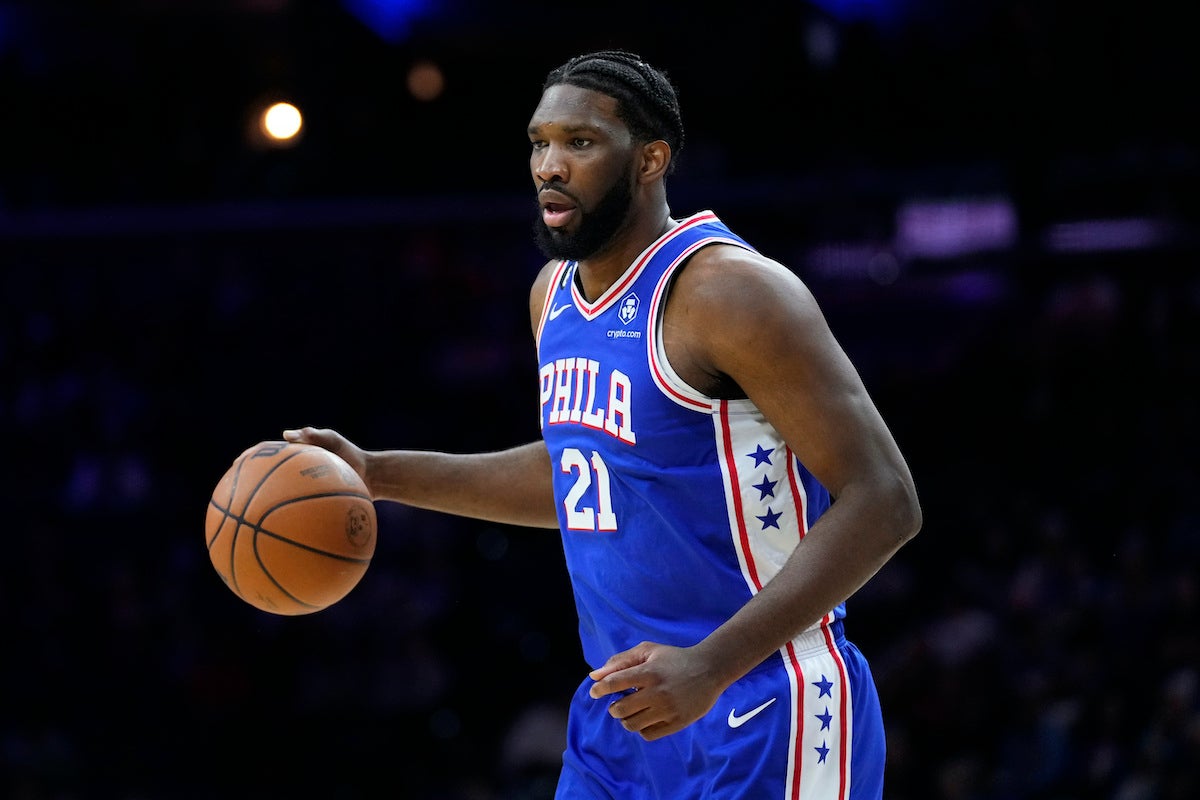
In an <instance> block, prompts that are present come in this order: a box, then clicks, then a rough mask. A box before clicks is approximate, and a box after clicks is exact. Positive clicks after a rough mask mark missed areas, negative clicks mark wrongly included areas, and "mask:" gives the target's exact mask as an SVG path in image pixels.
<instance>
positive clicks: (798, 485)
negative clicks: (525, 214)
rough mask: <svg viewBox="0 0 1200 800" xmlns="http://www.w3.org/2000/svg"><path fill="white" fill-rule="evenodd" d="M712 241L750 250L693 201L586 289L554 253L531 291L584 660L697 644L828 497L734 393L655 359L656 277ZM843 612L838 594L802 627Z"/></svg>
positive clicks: (760, 582)
mask: <svg viewBox="0 0 1200 800" xmlns="http://www.w3.org/2000/svg"><path fill="white" fill-rule="evenodd" d="M718 243H720V244H728V245H735V246H738V247H744V248H746V249H748V250H753V248H752V247H751V246H750V245H749V244H747V243H746V242H745V241H744V240H742V239H741V238H740V237H738V236H736V235H735V234H734V233H733V232H731V231H730V230H729V228H727V227H726V226H725V225H724V224H723V223H722V222H721V221H720V220H719V219H718V218H717V217H716V215H715V214H713V213H712V212H709V211H705V212H701V213H698V214H695V215H693V216H691V217H688V218H687V219H684V220H683V221H682V222H681V224H679V225H678V226H676V227H675V228H673V229H672V230H670V231H668V232H667V233H665V234H664V235H663V236H662V237H660V238H659V239H658V240H657V241H655V242H654V243H653V244H651V245H650V246H649V247H648V248H647V249H646V250H645V251H643V252H642V253H641V254H640V256H639V257H638V258H637V259H636V260H635V261H634V262H633V263H632V264H631V265H630V266H629V268H628V270H626V272H625V273H624V275H622V276H621V278H620V279H619V280H617V281H616V282H615V283H614V284H613V285H612V286H611V287H610V288H609V289H608V290H607V291H606V292H605V293H604V294H603V295H602V296H601V297H599V298H597V299H596V300H594V301H588V300H587V299H585V298H584V297H583V295H582V293H581V292H580V289H579V286H578V285H577V283H576V281H575V270H576V263H575V262H572V261H563V262H560V263H559V264H558V265H557V267H556V269H555V271H554V274H553V280H552V281H551V283H550V287H549V290H548V292H547V295H546V299H545V304H544V306H543V309H542V315H541V320H540V322H539V323H538V328H537V348H538V361H539V365H540V371H539V377H540V403H541V430H542V436H543V438H544V439H545V442H546V445H547V447H548V450H549V453H550V459H551V466H552V469H553V472H554V496H555V500H556V502H557V505H558V517H559V527H560V530H561V533H562V541H563V549H564V553H565V557H566V561H567V567H568V570H569V573H570V576H571V584H572V589H573V592H574V597H575V603H576V606H577V609H578V613H579V633H580V638H581V642H582V645H583V653H584V657H585V659H586V660H587V662H588V663H589V664H590V665H591V666H592V667H593V668H595V667H599V666H600V665H601V664H603V663H604V662H605V661H606V660H607V659H608V657H609V656H611V655H613V654H615V653H618V652H621V651H623V650H626V649H628V648H630V647H633V646H634V645H637V644H638V643H640V642H642V641H652V642H659V643H662V644H668V645H675V646H679V647H686V646H690V645H693V644H695V643H697V642H699V641H700V640H701V639H703V638H704V637H705V636H707V635H708V634H709V633H711V632H712V631H713V630H715V629H716V628H717V627H718V626H719V625H721V624H722V623H724V622H725V621H726V620H727V619H729V618H730V617H731V616H733V614H734V613H735V612H736V611H737V610H738V609H739V608H741V607H742V606H743V605H744V604H745V603H746V601H747V600H749V599H750V597H751V596H753V595H754V594H755V593H756V592H758V591H759V590H760V589H762V587H763V586H764V585H765V584H766V583H767V582H768V581H770V580H771V578H772V577H774V575H775V574H776V573H777V572H778V571H779V569H780V568H781V567H782V566H783V563H784V561H785V560H786V559H787V558H788V556H789V555H790V554H791V552H792V551H793V549H794V548H795V547H796V544H797V542H799V541H800V539H801V538H803V536H804V535H805V533H806V532H807V531H808V529H809V527H810V526H811V525H812V524H813V522H814V521H815V520H816V519H817V517H819V516H820V515H821V514H822V513H823V512H824V511H825V510H826V509H827V508H828V507H829V504H830V498H829V493H828V491H827V490H826V489H825V488H824V487H823V486H822V485H821V484H820V483H819V482H818V481H817V480H816V479H815V478H814V477H813V476H812V475H811V474H810V473H809V472H808V470H807V469H805V467H804V465H803V464H801V463H800V461H799V460H798V458H797V457H796V456H795V454H794V453H793V452H792V451H791V450H790V449H789V448H788V446H787V444H786V443H785V442H784V441H783V439H782V437H781V436H780V435H779V433H778V432H777V431H776V430H775V429H774V427H772V426H771V425H770V424H769V423H768V422H767V420H766V419H765V418H764V417H763V415H762V413H761V412H760V411H759V410H758V408H757V407H756V406H755V405H754V404H753V403H752V402H751V401H750V400H746V399H742V400H722V399H716V398H712V397H708V396H706V395H704V394H702V393H700V392H699V391H697V390H696V389H694V388H692V387H691V386H688V385H687V384H685V383H684V382H683V381H682V380H681V379H680V378H679V377H678V376H677V375H676V374H675V372H674V371H673V370H672V368H671V365H670V363H669V362H668V361H667V358H666V355H665V353H664V349H663V342H662V330H661V327H662V320H663V311H664V308H665V305H666V302H667V297H668V291H669V288H670V285H671V280H672V277H673V276H674V275H675V274H676V271H677V270H679V269H680V268H681V267H682V266H683V265H684V263H685V262H686V260H687V259H688V257H689V256H691V255H692V254H693V253H695V252H696V251H697V250H699V249H700V248H702V247H705V246H708V245H711V244H718ZM844 615H845V606H844V604H841V605H839V606H838V607H837V608H835V609H832V610H831V611H830V612H829V613H828V614H826V615H825V617H824V618H823V619H822V620H821V621H820V622H818V623H817V624H816V625H814V626H813V628H817V627H825V626H829V625H830V624H831V623H832V622H833V621H834V620H835V619H840V618H841V617H843V616H844ZM782 652H784V651H781V653H782ZM785 657H786V656H785Z"/></svg>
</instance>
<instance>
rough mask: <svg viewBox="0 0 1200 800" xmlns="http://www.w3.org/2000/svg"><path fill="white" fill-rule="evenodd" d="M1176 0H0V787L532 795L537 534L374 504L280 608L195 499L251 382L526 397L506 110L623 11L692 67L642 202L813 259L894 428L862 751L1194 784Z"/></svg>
mask: <svg viewBox="0 0 1200 800" xmlns="http://www.w3.org/2000/svg"><path fill="white" fill-rule="evenodd" d="M1177 6H1178V4H1174V5H1173V4H1169V3H1165V2H1161V3H1160V2H1157V0H1148V2H1141V3H1116V2H1109V1H1108V0H1103V1H1102V2H1099V3H1097V2H1089V3H1084V2H1080V1H1079V0H1061V1H1060V2H1055V1H1054V0H1047V1H1046V2H1035V1H1034V0H1025V1H1022V0H976V1H975V2H971V3H960V2H954V0H812V2H790V3H760V4H745V3H743V4H736V5H735V6H732V7H718V8H715V9H712V10H707V11H706V10H702V9H701V8H700V7H699V6H697V5H695V4H683V3H672V2H659V3H654V4H649V5H647V4H644V3H633V2H624V0H612V2H608V3H604V4H590V5H589V4H583V5H579V4H552V5H549V6H547V5H546V4H518V3H504V2H483V0H445V2H439V1H438V0H410V1H409V2H403V1H402V0H341V1H340V2H339V1H338V0H307V1H303V2H302V0H207V1H202V0H111V1H110V2H99V0H96V2H93V3H85V2H67V0H28V2H21V1H20V0H0V144H2V146H0V425H2V428H0V430H2V433H3V448H4V453H5V456H6V457H5V459H4V460H5V462H6V465H5V467H4V474H5V475H6V476H7V477H6V478H5V480H4V481H3V486H4V494H3V499H4V509H5V512H6V513H5V517H4V524H3V530H4V536H3V540H4V542H5V547H4V549H3V553H2V557H0V614H2V615H3V616H2V617H0V620H2V622H3V641H4V644H3V648H2V650H3V655H0V795H3V796H4V797H9V798H21V799H25V800H40V799H41V798H55V799H58V798H115V799H121V800H133V799H134V798H138V799H140V798H211V797H221V798H240V797H282V796H285V795H288V794H296V793H311V794H317V793H320V794H321V795H323V796H325V797H329V798H366V797H377V796H387V797H402V798H414V799H419V800H425V799H427V798H428V799H431V800H432V799H434V798H436V799H437V800H493V799H498V798H512V799H513V800H521V799H523V798H528V799H529V800H534V799H535V798H548V797H551V796H552V790H553V780H554V776H555V773H556V769H557V762H558V755H559V752H560V750H561V747H562V741H563V724H564V720H563V716H562V715H563V712H564V710H565V708H566V702H567V698H568V696H569V694H570V692H571V691H572V690H573V688H574V687H575V686H576V685H577V684H578V682H579V681H580V680H582V679H583V677H584V674H585V671H586V667H585V666H584V664H583V662H582V659H581V657H580V654H579V651H578V645H577V643H576V638H575V615H574V608H573V604H572V598H571V594H570V590H569V586H568V584H567V581H566V575H565V571H564V568H563V564H562V558H561V551H560V549H559V543H558V540H557V537H556V536H555V535H554V534H553V532H545V531H527V530H523V529H518V528H506V527H503V526H496V525H488V524H482V523H475V522H469V521H464V520H458V519H453V518H450V517H445V516H439V515H436V514H430V513H427V512H419V511H415V510H412V509H406V508H403V507H399V506H395V505H384V504H379V505H378V511H379V517H380V527H381V538H380V543H379V550H378V551H377V554H376V558H375V561H374V563H373V564H372V566H371V569H370V570H369V572H368V573H367V575H366V577H365V578H364V579H363V581H362V582H361V583H360V584H359V585H358V586H357V587H356V588H355V589H354V591H353V592H352V593H351V594H350V595H349V596H348V597H347V598H346V599H344V600H343V601H341V602H340V603H339V604H337V605H336V606H334V607H332V608H330V609H328V610H326V611H323V612H321V613H318V614H314V615H311V616H306V617H288V618H281V617H274V616H272V615H269V614H265V613H262V612H259V611H257V610H255V609H253V608H252V607H250V606H248V605H247V604H245V603H242V602H241V601H240V600H238V599H237V598H236V597H235V596H234V595H233V594H232V593H231V592H230V591H229V590H228V589H226V588H225V586H224V585H223V584H222V583H221V581H220V579H219V578H218V576H217V574H216V572H215V570H214V569H213V568H212V565H211V564H210V563H209V561H208V557H207V555H206V552H205V550H204V545H203V527H202V520H203V516H204V512H205V508H206V506H207V503H208V499H209V495H210V493H211V491H212V489H213V487H214V486H215V484H216V482H217V480H218V479H219V478H220V477H221V475H222V474H223V473H224V471H225V470H226V469H227V468H228V466H229V465H230V464H231V463H232V461H233V459H234V458H235V457H236V456H237V455H238V454H240V453H241V452H242V451H243V450H244V449H245V448H247V447H249V446H250V445H252V444H254V443H256V442H258V441H261V440H265V439H275V438H278V436H279V433H280V431H281V430H282V429H283V428H285V427H293V426H298V425H306V424H312V425H321V426H331V427H336V428H338V429H340V430H341V431H342V432H344V433H345V434H346V435H348V436H349V437H351V438H352V439H354V440H356V441H358V442H359V443H360V444H362V445H364V446H367V447H371V448H384V447H401V446H403V447H424V448H437V449H447V450H458V451H468V450H476V449H492V448H499V447H505V446H509V445H513V444H518V443H521V442H524V441H528V440H529V439H530V438H531V437H534V436H536V435H537V416H536V405H535V404H536V391H535V390H536V384H535V380H534V375H535V371H536V362H535V360H534V355H533V348H532V338H531V334H530V332H529V321H528V318H527V312H526V297H527V292H528V287H529V284H530V282H531V280H532V279H533V276H534V275H535V273H536V271H537V268H538V266H539V265H540V262H541V259H540V256H539V255H538V254H537V252H536V250H535V249H534V247H533V245H532V240H531V236H530V234H529V229H530V223H531V221H532V219H533V212H534V205H533V195H532V192H531V188H532V187H531V184H530V179H529V176H528V170H527V149H528V143H527V141H526V137H525V133H524V127H525V124H526V121H527V119H528V117H529V114H530V113H531V111H532V109H533V108H534V106H535V105H536V103H537V99H538V96H539V94H540V86H541V82H542V80H543V78H544V76H545V74H546V72H547V71H549V70H550V69H551V68H553V67H554V66H557V65H558V64H560V63H561V62H563V61H565V60H566V59H567V58H569V57H570V56H572V55H574V54H576V53H578V52H582V51H585V50H589V49H594V48H604V47H622V48H626V49H632V50H635V51H637V52H639V53H640V54H641V55H642V56H644V57H645V58H647V59H648V60H650V61H651V62H654V63H656V64H658V65H660V66H662V67H664V68H665V69H666V70H667V71H668V73H669V74H670V75H671V76H672V77H673V78H674V80H675V82H676V83H677V84H678V85H679V90H680V100H681V104H682V108H683V114H684V121H685V125H686V127H687V134H688V142H687V145H686V147H685V149H684V151H683V153H682V154H681V160H680V172H679V173H678V174H677V175H676V176H675V177H674V178H672V179H671V181H670V182H669V184H668V192H669V198H670V201H671V204H672V208H673V211H674V213H675V215H676V216H681V215H685V214H689V213H692V212H694V211H698V210H702V209H706V208H711V209H713V210H715V211H716V212H717V213H718V214H719V215H721V216H722V217H723V218H724V219H725V220H726V222H728V223H729V224H730V226H731V227H732V228H733V229H734V230H735V231H737V232H739V233H741V234H742V235H743V236H745V237H746V238H748V239H749V240H750V241H751V242H753V243H754V244H755V245H756V246H758V248H759V249H760V250H762V251H763V252H765V253H766V254H768V255H770V256H772V257H774V258H777V259H778V260H780V261H782V262H784V263H786V264H787V265H788V266H789V267H791V268H792V269H794V270H795V271H796V272H797V273H798V274H799V275H800V276H801V277H802V278H803V279H804V280H805V281H806V282H808V283H809V285H810V286H811V287H812V288H813V290H814V292H815V293H816V295H817V297H818V299H819V300H820V302H821V303H822V305H823V307H824V309H825V311H826V314H827V316H828V317H829V320H830V323H831V325H832V326H833V329H834V332H835V334H836V335H837V336H838V337H839V339H840V340H841V341H842V343H843V344H844V346H845V347H846V349H847V350H848V351H849V353H850V355H851V357H852V358H853V359H854V361H855V363H856V364H857V365H858V366H859V368H860V370H861V372H862V374H863V378H864V380H865V382H866V384H867V386H868V388H869V390H870V391H871V392H872V394H873V396H874V397H875V400H876V402H877V403H878V405H879V406H880V408H881V410H882V411H883V414H884V416H885V418H886V419H887V420H888V422H889V423H890V425H891V426H892V428H893V432H894V433H895V435H896V437H897V439H898V440H899V442H900V445H901V448H902V449H903V450H904V452H905V453H906V455H907V456H908V458H909V460H910V463H911V466H912V468H913V471H914V474H915V477H916V481H917V485H918V489H919V491H920V493H921V496H922V500H923V504H924V508H925V528H924V531H923V533H922V534H921V535H920V536H919V537H918V538H917V539H916V540H914V541H913V542H912V543H911V544H910V545H908V546H907V547H905V548H904V549H903V550H902V551H901V552H900V553H899V555H898V556H897V557H896V558H895V559H894V560H893V561H892V562H891V563H889V564H888V565H887V566H886V567H885V568H884V570H883V571H881V572H880V573H879V575H878V576H877V577H876V579H875V580H874V581H873V582H872V583H870V584H869V585H868V586H867V587H866V588H864V589H863V590H862V591H861V592H859V593H858V594H857V595H856V596H855V597H853V598H851V600H850V602H849V619H848V621H847V628H848V632H849V635H850V637H851V638H852V639H853V640H854V641H855V642H856V643H858V645H859V646H860V647H861V649H862V650H863V651H864V652H865V653H866V654H867V656H868V658H869V659H870V660H871V662H872V664H873V668H874V671H875V677H876V680H877V682H878V683H879V686H880V690H881V693H882V697H883V703H884V713H885V716H886V721H887V726H888V736H889V764H888V778H887V782H888V787H887V795H888V797H889V798H897V799H900V800H904V799H907V798H913V799H915V798H923V799H925V798H946V799H947V800H960V799H961V800H968V799H970V800H985V799H987V800H990V799H992V798H996V799H997V800H998V799H1000V798H1117V799H1119V800H1143V799H1145V800H1149V799H1151V798H1154V799H1157V798H1163V799H1164V800H1166V799H1168V798H1169V799H1171V800H1177V799H1180V798H1194V797H1197V796H1200V777H1198V773H1197V766H1196V765H1197V763H1200V695H1198V690H1200V687H1198V685H1197V684H1198V681H1200V672H1198V665H1200V643H1198V640H1197V633H1196V632H1197V630H1198V629H1200V628H1198V622H1200V620H1198V616H1197V603H1198V600H1200V597H1198V595H1200V586H1198V575H1200V570H1198V569H1197V560H1198V559H1197V557H1198V555H1200V491H1198V489H1200V469H1198V464H1197V458H1196V455H1195V454H1196V452H1197V447H1198V446H1200V425H1198V424H1197V414H1198V408H1200V391H1198V390H1197V388H1196V386H1197V383H1198V381H1197V378H1200V375H1198V374H1197V373H1198V372H1200V369H1198V366H1200V361H1198V359H1197V355H1196V354H1197V350H1198V347H1200V270H1198V269H1197V262H1196V258H1197V254H1198V253H1197V251H1198V237H1197V233H1198V218H1197V217H1198V214H1197V212H1198V208H1197V198H1198V192H1197V190H1198V189H1200V137H1198V130H1197V122H1196V119H1195V107H1196V85H1197V84H1196V78H1197V76H1198V75H1200V72H1198V71H1197V65H1198V61H1200V59H1198V58H1197V55H1196V52H1197V46H1196V43H1195V32H1194V27H1193V26H1191V25H1190V24H1186V22H1185V19H1184V18H1183V16H1182V12H1181V11H1179V10H1178V8H1177ZM276 103H288V104H290V106H283V107H281V108H277V109H276V110H275V111H274V112H272V113H271V114H270V116H269V118H265V117H264V115H265V114H266V112H267V110H268V109H269V108H271V107H272V106H273V105H274V104H276Z"/></svg>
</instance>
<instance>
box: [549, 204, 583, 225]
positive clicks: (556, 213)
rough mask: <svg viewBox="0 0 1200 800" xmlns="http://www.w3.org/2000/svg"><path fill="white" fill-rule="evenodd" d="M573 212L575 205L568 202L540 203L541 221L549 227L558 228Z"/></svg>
mask: <svg viewBox="0 0 1200 800" xmlns="http://www.w3.org/2000/svg"><path fill="white" fill-rule="evenodd" d="M574 213H575V206H573V205H570V204H568V203H544V204H543V205H542V221H543V222H545V223H546V225H547V226H549V227H551V228H560V227H562V226H563V225H566V224H567V222H568V221H570V219H571V216H572V215H573V214H574Z"/></svg>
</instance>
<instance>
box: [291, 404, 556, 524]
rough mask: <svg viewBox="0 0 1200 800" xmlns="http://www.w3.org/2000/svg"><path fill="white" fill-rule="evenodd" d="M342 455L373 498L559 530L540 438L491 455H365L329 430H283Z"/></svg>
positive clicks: (409, 452) (377, 452)
mask: <svg viewBox="0 0 1200 800" xmlns="http://www.w3.org/2000/svg"><path fill="white" fill-rule="evenodd" d="M283 438H284V439H286V440H287V441H289V442H303V443H305V444H315V445H319V446H321V447H324V448H325V449H326V450H331V451H333V452H334V453H336V454H337V455H339V456H341V457H342V458H343V459H344V460H345V461H346V463H348V464H349V465H350V466H352V467H354V469H355V471H356V472H358V474H359V475H361V476H362V478H363V481H364V482H365V483H366V484H367V489H368V490H369V491H370V493H371V498H372V499H373V500H391V501H394V502H397V503H404V504H406V505H410V506H415V507H417V508H426V509H430V510H432V511H441V512H444V513H447V514H455V515H458V516H462V517H473V518H475V519H486V520H490V521H492V522H501V523H505V524H509V525H522V526H527V527H534V528H557V527H558V517H557V515H556V514H555V505H554V494H553V491H552V488H551V473H550V457H549V455H548V454H547V452H546V445H545V444H544V443H543V442H541V441H536V442H530V443H529V444H524V445H520V446H518V447H513V448H509V449H507V450H499V451H496V452H490V453H442V452H435V451H426V450H364V449H363V448H361V447H359V446H358V445H356V444H354V443H353V442H351V441H350V440H349V439H347V438H346V437H345V436H343V435H342V434H340V433H338V432H337V431H335V430H332V429H330V428H313V427H306V428H297V429H294V430H286V431H284V432H283Z"/></svg>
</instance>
